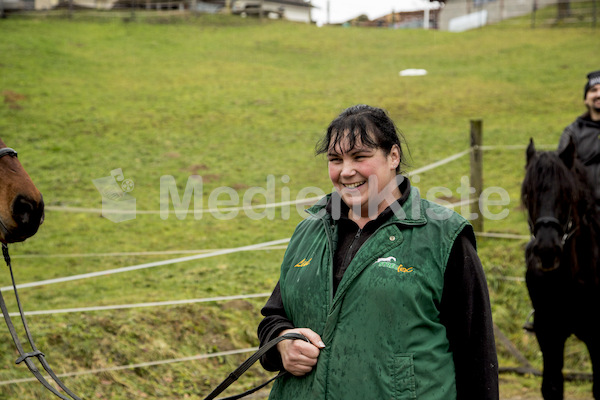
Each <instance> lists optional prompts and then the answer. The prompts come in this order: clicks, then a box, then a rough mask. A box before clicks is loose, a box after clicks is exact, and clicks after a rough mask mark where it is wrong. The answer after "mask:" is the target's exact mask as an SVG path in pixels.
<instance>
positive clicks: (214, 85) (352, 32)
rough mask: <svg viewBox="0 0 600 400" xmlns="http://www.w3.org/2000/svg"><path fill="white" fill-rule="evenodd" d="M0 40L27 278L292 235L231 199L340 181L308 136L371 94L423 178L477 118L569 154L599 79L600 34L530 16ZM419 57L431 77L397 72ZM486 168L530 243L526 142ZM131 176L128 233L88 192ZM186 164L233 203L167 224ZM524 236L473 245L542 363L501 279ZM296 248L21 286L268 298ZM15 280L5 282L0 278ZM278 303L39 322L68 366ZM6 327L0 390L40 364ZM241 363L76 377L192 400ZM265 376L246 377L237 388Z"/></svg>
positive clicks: (80, 295)
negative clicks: (22, 193)
mask: <svg viewBox="0 0 600 400" xmlns="http://www.w3.org/2000/svg"><path fill="white" fill-rule="evenodd" d="M159 22H169V23H159ZM0 37H1V38H2V40H1V41H0V92H1V94H2V95H3V97H4V102H3V103H0V135H1V137H2V139H3V140H4V141H5V142H6V143H7V144H8V145H9V146H10V147H13V148H15V149H16V150H17V151H19V158H20V160H21V162H22V163H23V164H24V166H25V168H26V169H27V170H28V172H29V173H30V175H31V176H32V178H33V179H34V181H35V182H36V184H37V186H38V187H39V188H40V190H41V191H42V192H43V194H44V199H45V201H46V204H47V206H48V210H47V212H46V221H45V223H44V225H43V226H42V228H41V229H40V231H39V233H38V234H37V235H36V236H35V237H34V238H32V239H30V240H28V241H27V242H25V243H23V244H17V245H13V246H11V253H12V255H13V261H14V265H15V268H16V276H17V280H18V281H19V282H22V283H24V282H34V281H39V280H46V279H51V278H57V277H64V276H71V275H77V274H85V273H90V272H96V271H104V270H112V269H116V268H121V267H127V266H131V265H138V264H144V263H149V262H154V261H160V260H168V259H172V258H175V257H179V256H184V255H189V253H187V252H188V251H191V250H198V253H200V252H201V251H203V250H210V249H223V248H234V247H240V246H246V245H251V244H257V243H263V242H267V241H271V240H277V239H282V238H287V237H289V236H290V235H291V233H292V231H293V228H294V226H295V225H296V224H297V223H298V222H299V221H300V218H301V216H300V214H301V213H299V212H298V211H297V210H296V207H295V206H291V207H289V208H288V209H286V208H284V209H283V211H282V210H281V209H277V210H275V211H274V212H273V213H271V211H265V210H262V209H255V210H254V211H253V213H252V212H250V211H243V210H241V211H238V212H237V215H234V214H235V211H231V210H227V207H239V206H242V205H243V203H244V201H243V199H244V196H246V199H247V202H249V203H252V204H255V205H256V204H263V203H265V197H269V201H271V200H274V201H275V202H285V201H287V200H295V199H297V198H299V197H310V196H311V195H314V193H316V192H318V191H323V192H327V191H329V190H330V189H331V183H330V182H329V180H328V176H327V171H326V162H325V160H324V159H322V158H315V157H314V156H313V149H314V144H315V142H316V141H317V140H318V138H319V137H320V135H321V134H322V133H323V131H324V129H325V128H326V126H327V124H328V123H329V122H330V121H331V119H332V118H334V117H335V116H336V115H337V114H338V113H339V112H340V111H341V110H342V109H344V108H346V107H348V106H350V105H353V104H356V103H367V104H371V105H376V106H380V107H383V108H386V109H388V110H389V112H390V114H391V115H392V117H393V118H394V120H395V121H396V122H397V124H398V126H399V127H400V128H401V130H402V131H403V132H404V134H405V136H406V138H407V141H408V143H409V147H410V154H411V160H410V163H411V168H410V169H411V170H414V169H417V168H419V167H422V166H425V165H428V164H430V163H432V162H435V161H438V160H440V159H443V158H445V157H448V156H450V155H452V154H455V153H458V152H460V151H463V150H465V149H467V147H468V145H469V136H468V134H469V120H470V119H482V120H483V121H484V144H486V145H497V146H501V145H525V144H526V143H527V141H528V140H529V138H530V137H534V138H535V140H536V143H538V144H547V145H555V144H556V143H557V141H558V137H559V135H560V133H561V131H562V129H563V127H564V126H566V125H567V124H568V123H570V122H571V120H573V119H574V118H575V116H576V115H578V114H580V113H581V112H582V111H583V105H582V100H581V95H582V93H581V92H582V89H583V84H584V77H585V74H586V73H587V72H589V71H591V70H594V69H597V68H598V63H599V61H600V59H599V57H598V53H597V40H596V35H595V31H592V30H589V29H586V28H577V29H569V28H561V29H535V30H532V29H528V28H527V24H526V22H524V23H523V27H522V28H521V27H520V26H519V25H518V24H515V23H512V24H509V25H499V26H493V27H488V28H485V29H480V30H475V31H471V32H465V33H461V34H455V33H448V32H436V31H416V30H406V31H404V30H403V31H392V30H385V29H343V28H334V27H325V28H316V27H313V26H306V25H298V24H290V23H285V22H282V21H265V23H262V24H261V23H259V22H258V21H256V20H245V21H242V20H240V19H237V18H235V19H228V18H225V17H223V18H215V17H206V18H205V17H201V18H198V19H193V20H185V21H180V23H174V22H173V21H149V22H144V23H142V22H133V23H124V22H122V21H119V20H110V21H101V22H98V21H89V20H87V21H79V20H73V21H66V20H60V19H59V20H56V19H31V20H25V19H7V20H3V21H0ZM408 68H424V69H426V70H427V71H428V75H427V76H424V77H400V76H399V74H398V72H399V71H401V70H404V69H408ZM484 162H485V167H484V168H485V169H484V174H485V175H484V176H485V184H486V187H499V188H502V189H503V190H505V191H506V193H508V195H509V197H510V204H509V205H507V206H504V207H501V208H502V209H506V210H508V211H509V214H508V216H507V217H506V218H503V219H500V220H486V221H485V230H486V231H489V232H501V233H511V234H517V235H526V234H527V226H526V223H525V219H524V215H523V212H522V211H521V210H520V207H519V198H518V196H519V195H518V193H519V185H520V182H521V180H522V177H523V165H524V154H523V151H522V150H509V149H505V148H499V149H496V150H490V151H487V152H486V153H485V154H484ZM117 168H121V169H122V171H123V173H124V177H125V178H126V179H131V180H132V181H133V183H134V188H133V191H131V192H130V195H131V196H133V197H134V198H135V200H136V209H137V211H138V213H137V215H136V218H135V219H132V220H128V221H124V222H120V223H115V222H112V221H110V220H108V219H106V218H102V217H101V208H102V196H101V195H100V193H99V192H98V191H97V190H96V188H95V186H94V184H93V182H92V181H93V180H95V179H99V178H103V177H106V176H110V174H111V171H112V170H114V169H117ZM468 174H469V166H468V157H463V158H461V159H459V160H457V161H454V162H452V163H450V164H447V165H445V166H444V167H442V168H437V169H434V170H431V171H428V172H425V173H422V174H419V176H418V178H417V179H415V181H418V183H416V186H418V187H419V188H420V189H421V191H422V193H423V194H425V193H427V192H428V191H429V190H430V189H431V188H434V187H439V186H443V187H447V188H449V189H450V190H451V191H452V197H454V198H456V199H459V198H460V194H459V192H458V191H457V188H459V187H460V184H461V177H463V176H468ZM192 175H199V176H201V178H202V185H201V186H202V187H201V188H200V187H199V191H198V192H195V195H196V197H195V199H196V200H198V203H197V205H196V206H197V207H198V208H199V209H209V208H215V207H216V208H217V209H218V212H207V213H204V214H202V215H200V214H198V215H197V218H194V215H193V212H192V210H191V208H193V207H194V206H193V204H194V203H193V201H192V202H191V206H190V211H189V212H188V214H187V216H185V218H183V219H178V218H176V216H175V214H174V212H173V205H172V203H171V206H170V210H171V212H170V213H169V215H168V218H166V219H163V218H161V216H160V215H159V214H158V213H157V211H158V210H159V209H160V196H161V177H165V176H167V177H168V176H172V177H173V179H174V181H175V182H176V184H177V187H178V193H179V195H180V196H182V197H183V195H184V189H185V187H186V184H187V182H188V178H189V177H190V176H192ZM220 188H221V189H220ZM222 188H231V189H222ZM267 188H270V190H271V194H269V195H268V196H265V195H264V193H265V192H266V191H267ZM310 188H312V189H310ZM163 189H164V187H163ZM232 191H233V192H235V193H236V194H237V196H239V199H236V198H235V197H231V193H232ZM200 193H201V195H200ZM219 193H221V194H220V195H219ZM311 193H312V194H311ZM217 195H219V196H217ZM211 196H212V197H211ZM200 201H201V202H200ZM90 209H91V210H90ZM493 210H495V212H500V211H501V210H500V209H493ZM459 211H461V210H459ZM464 211H468V210H464ZM524 244H525V241H524V240H507V239H503V240H500V239H485V238H481V239H480V240H479V251H480V254H481V257H482V261H483V264H484V268H485V269H486V273H487V275H488V281H489V286H490V291H491V295H492V302H493V311H494V318H495V322H496V323H497V324H498V325H499V326H500V328H501V329H502V330H503V332H504V333H505V334H506V335H507V336H509V337H510V338H511V340H512V341H513V342H514V343H515V344H516V345H517V347H518V348H519V349H520V350H521V351H522V352H523V353H524V354H526V355H527V356H528V357H529V359H530V360H531V361H532V362H533V363H534V364H535V365H536V366H537V367H540V365H541V364H540V361H541V355H540V353H539V351H538V347H537V343H536V342H535V339H534V338H533V337H531V336H527V335H524V334H523V333H522V331H521V328H520V325H521V323H522V321H524V319H525V317H526V315H527V313H528V312H529V309H530V306H529V300H528V297H527V293H526V290H525V287H524V284H523V283H521V282H514V281H507V280H505V279H504V277H507V276H508V277H521V276H523V274H524V271H523V268H524V267H523V260H522V259H523V255H522V253H523V246H524ZM283 251H284V250H283V249H282V248H281V247H274V248H271V249H267V250H257V251H247V252H238V253H232V254H228V255H224V256H215V257H209V258H204V259H198V260H192V261H187V262H182V263H177V264H169V265H164V266H157V267H153V268H147V269H141V270H137V271H131V272H122V273H112V274H109V275H106V276H101V277H96V278H91V279H79V280H74V281H70V282H64V283H57V284H47V285H43V286H36V287H31V288H24V289H22V290H21V297H22V300H23V301H24V303H25V305H26V309H27V310H54V309H65V308H73V307H91V306H100V305H119V304H129V303H144V302H160V301H171V300H185V299H203V298H211V297H215V296H231V295H239V294H252V293H264V292H269V291H270V290H271V289H272V288H273V286H274V285H275V283H276V281H277V278H278V271H279V262H280V260H281V257H282V255H283ZM149 252H158V254H156V253H149ZM165 252H170V253H165ZM177 252H180V253H177ZM117 253H118V254H117ZM9 279H10V278H9V276H8V274H7V273H5V274H1V276H0V285H1V286H7V285H8V284H9ZM5 297H10V296H8V293H5ZM264 301H265V298H254V299H241V300H229V301H215V302H203V303H194V304H184V305H177V306H156V307H150V308H133V309H125V310H117V311H115V310H112V311H93V312H76V313H61V314H54V315H36V316H31V317H30V321H29V323H30V326H31V328H32V330H33V331H34V333H35V336H36V338H37V341H38V347H40V348H41V349H42V350H43V351H44V352H45V353H46V355H47V357H48V359H49V361H50V364H51V365H54V366H55V367H54V368H55V370H56V371H57V372H72V371H86V370H92V369H102V368H110V367H114V366H123V365H129V364H138V363H147V362H153V361H158V360H167V359H178V358H183V357H191V356H195V355H197V354H205V353H209V352H219V351H224V350H231V349H242V348H247V347H252V346H255V345H257V341H256V338H255V330H256V325H257V323H258V321H259V320H260V315H259V310H260V307H261V305H262V304H263V303H264ZM9 302H10V303H11V304H12V301H9ZM3 337H4V340H2V341H0V368H1V370H0V371H1V372H0V381H8V380H12V379H20V378H26V377H28V376H29V375H28V372H27V370H26V368H25V367H23V366H18V367H15V366H14V365H13V364H14V359H15V358H16V356H15V355H14V354H15V352H14V349H13V346H12V345H11V344H10V343H9V336H8V334H7V333H6V332H5V333H4V334H3ZM499 352H500V356H501V360H502V365H516V361H515V360H513V359H512V358H511V357H510V356H509V355H508V353H506V351H504V350H503V348H502V347H501V346H499ZM567 353H568V360H567V367H568V368H570V369H578V370H580V369H582V368H583V369H584V370H589V369H590V366H589V361H588V358H587V356H586V355H585V353H584V352H583V351H582V348H581V346H580V344H579V343H577V342H576V341H573V342H571V343H570V344H569V349H568V351H567ZM246 356H247V354H243V355H239V356H228V357H215V358H211V359H206V360H196V361H185V362H184V361H181V362H175V363H170V364H165V365H158V366H147V367H138V368H131V369H124V370H117V371H104V372H100V373H93V374H86V375H82V376H78V377H69V378H65V382H66V383H67V385H68V386H70V387H71V388H73V390H74V391H75V392H76V393H78V394H80V395H81V397H82V398H86V399H112V400H119V399H139V398H147V399H155V398H163V399H164V398H171V399H180V398H190V399H198V398H203V397H204V396H203V395H206V394H207V393H208V392H209V390H210V388H212V387H214V386H215V385H216V384H217V383H218V382H220V381H221V380H222V379H224V377H225V376H226V374H227V373H229V372H230V371H231V370H232V369H233V368H234V366H235V365H237V364H239V363H240V362H241V361H242V360H243V359H244V358H245V357H246ZM268 375H270V374H266V373H265V372H263V371H262V370H261V369H260V368H259V367H257V368H253V369H252V370H251V372H250V373H249V374H248V375H246V376H244V378H242V379H240V382H239V383H237V384H236V385H237V386H236V387H235V388H232V390H231V392H232V393H233V392H235V391H236V389H237V390H239V389H241V388H242V387H250V386H252V385H253V384H255V383H257V382H259V381H262V380H264V378H265V377H266V376H268ZM502 378H503V394H504V395H505V396H516V395H521V396H529V395H531V396H535V395H537V393H538V386H539V380H538V379H536V378H518V377H513V376H510V375H503V377H502ZM567 387H568V390H569V393H570V395H571V396H572V397H573V398H589V394H588V393H589V391H590V385H589V384H587V383H584V384H569V385H567ZM49 396H50V395H49V394H46V393H44V391H43V389H41V388H40V387H38V385H37V384H35V383H32V382H26V383H20V384H5V385H0V398H7V399H17V398H18V399H37V398H49ZM586 396H587V397H586Z"/></svg>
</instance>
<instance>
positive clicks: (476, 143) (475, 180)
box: [471, 119, 483, 232]
mask: <svg viewBox="0 0 600 400" xmlns="http://www.w3.org/2000/svg"><path fill="white" fill-rule="evenodd" d="M482 136H483V129H482V121H481V120H480V119H477V120H471V187H472V188H473V189H475V190H474V191H473V193H472V194H473V196H474V198H471V200H475V201H474V202H472V203H471V215H477V217H476V218H475V219H473V220H471V224H472V225H473V229H474V230H475V232H483V215H482V214H481V210H480V207H479V199H480V198H481V192H482V191H483V159H482V156H483V152H482V151H481V143H482Z"/></svg>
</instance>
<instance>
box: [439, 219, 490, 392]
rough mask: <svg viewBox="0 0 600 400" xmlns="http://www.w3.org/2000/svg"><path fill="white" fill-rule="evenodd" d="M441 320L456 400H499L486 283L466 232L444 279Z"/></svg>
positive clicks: (453, 254) (460, 238)
mask: <svg viewBox="0 0 600 400" xmlns="http://www.w3.org/2000/svg"><path fill="white" fill-rule="evenodd" d="M440 318H441V320H442V323H443V324H444V325H445V326H446V330H447V336H448V340H449V342H450V350H451V351H452V353H453V356H454V365H455V369H456V390H457V394H458V396H457V400H498V399H499V389H498V359H497V355H496V344H495V340H494V326H493V322H492V311H491V307H490V299H489V293H488V288H487V281H486V279H485V274H484V272H483V267H482V265H481V261H480V260H479V257H478V255H477V252H476V250H475V246H474V238H473V232H472V231H471V230H470V229H466V230H465V231H463V233H461V235H459V237H458V238H457V240H456V241H455V243H454V245H453V247H452V251H451V253H450V257H449V259H448V265H447V267H446V272H445V275H444V291H443V294H442V300H441V303H440Z"/></svg>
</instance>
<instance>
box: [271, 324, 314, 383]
mask: <svg viewBox="0 0 600 400" xmlns="http://www.w3.org/2000/svg"><path fill="white" fill-rule="evenodd" d="M290 332H294V333H300V334H301V335H304V336H305V337H306V338H307V339H308V340H309V341H310V343H308V342H305V341H304V340H283V341H281V342H279V343H277V350H278V351H279V353H280V354H281V360H282V361H283V368H285V370H286V371H288V372H289V373H291V374H292V375H295V376H302V375H305V374H307V373H309V372H310V371H312V369H313V367H314V366H315V365H316V364H317V358H318V357H319V353H320V352H321V349H322V348H324V347H325V344H324V343H323V341H322V340H321V337H320V336H319V335H318V334H317V333H315V332H314V331H312V330H310V329H308V328H297V329H286V330H284V331H282V332H281V333H280V334H279V336H281V335H285V334H286V333H290Z"/></svg>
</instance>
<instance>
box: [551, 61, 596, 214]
mask: <svg viewBox="0 0 600 400" xmlns="http://www.w3.org/2000/svg"><path fill="white" fill-rule="evenodd" d="M583 102H584V104H585V106H586V108H587V111H586V112H585V113H584V114H583V115H581V116H579V117H577V119H575V121H573V122H572V123H571V124H570V125H569V126H567V127H566V128H565V130H564V131H563V133H562V135H561V137H560V141H559V144H558V150H559V151H561V150H563V149H565V148H566V147H567V145H568V144H569V141H570V140H573V143H574V144H575V148H576V149H577V157H578V158H579V159H580V160H581V162H583V164H584V165H585V168H586V171H587V173H588V179H589V180H590V183H591V184H592V186H593V191H594V197H595V198H596V207H597V208H598V209H599V210H600V71H594V72H590V73H589V74H588V76H587V82H586V83H585V86H584V88H583Z"/></svg>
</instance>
